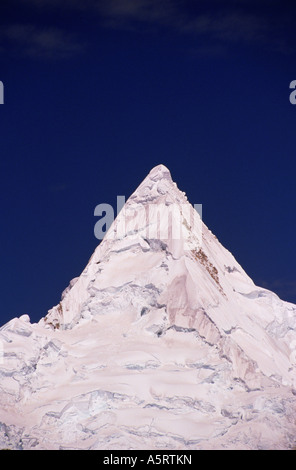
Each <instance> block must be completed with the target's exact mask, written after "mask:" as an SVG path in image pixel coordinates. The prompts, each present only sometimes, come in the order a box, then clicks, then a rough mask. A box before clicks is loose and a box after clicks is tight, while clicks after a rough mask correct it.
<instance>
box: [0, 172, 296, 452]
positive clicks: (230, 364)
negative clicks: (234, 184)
mask: <svg viewBox="0 0 296 470" xmlns="http://www.w3.org/2000/svg"><path fill="white" fill-rule="evenodd" d="M0 340H1V342H2V344H3V351H4V354H3V361H2V364H0V374H1V376H2V381H1V398H0V400H1V411H0V442H1V439H2V446H5V447H7V446H11V447H13V448H24V449H33V448H34V449H56V448H72V449H224V448H226V449H263V448H267V449H288V448H292V447H293V446H295V441H296V425H295V422H294V419H293V414H295V408H296V406H295V394H296V391H295V389H296V367H295V365H296V360H295V357H296V354H295V350H296V306H295V305H293V304H291V303H288V302H284V301H282V300H281V299H279V297H278V296H277V295H276V294H274V293H272V292H270V291H268V290H266V289H263V288H260V287H257V286H256V285H255V284H254V283H253V281H252V280H251V279H250V277H249V276H248V275H247V274H246V273H245V271H244V270H243V268H242V267H241V266H240V265H239V264H238V263H237V261H236V260H235V259H234V257H233V256H232V254H231V253H230V252H229V251H228V250H226V249H225V248H224V247H223V246H222V245H221V244H220V242H219V241H218V240H217V238H216V237H215V236H214V235H213V234H212V233H211V231H210V230H209V229H208V228H207V227H206V226H205V224H204V223H203V222H202V219H201V217H200V214H199V213H198V212H197V211H196V209H195V208H194V207H193V206H192V205H191V204H190V203H189V202H188V201H187V197H186V195H185V193H184V192H182V191H180V190H179V189H178V187H177V185H176V183H174V182H173V181H172V178H171V175H170V172H169V170H168V169H167V168H166V167H165V166H164V165H158V166H157V167H155V168H153V169H152V170H151V171H150V173H149V174H148V176H147V177H146V178H145V179H144V181H143V182H142V183H141V184H140V185H139V187H138V188H137V189H136V191H135V192H134V193H133V194H132V195H131V196H130V198H129V199H128V200H127V202H126V204H125V205H124V207H123V208H122V210H121V211H120V213H119V214H118V216H117V218H116V219H115V220H114V222H113V223H112V225H111V226H110V228H109V230H108V232H107V233H106V235H105V237H104V239H103V240H102V242H101V243H100V244H99V245H98V247H97V248H96V250H95V252H94V253H93V255H92V257H91V258H90V260H89V262H88V264H87V266H86V268H85V269H84V270H83V272H82V273H81V275H80V276H79V277H78V278H75V279H73V280H72V281H71V282H70V284H69V286H68V288H67V289H65V291H64V292H63V294H62V298H61V301H60V303H59V304H58V305H57V306H55V307H53V308H52V309H51V310H49V312H48V314H47V315H46V317H45V318H42V319H41V320H40V322H39V323H38V324H31V323H30V320H29V318H28V316H22V317H20V318H15V319H13V320H11V321H10V322H9V323H7V324H6V325H4V326H3V327H2V328H1V329H0ZM1 432H2V434H1ZM1 435H2V437H1ZM143 438H145V439H143Z"/></svg>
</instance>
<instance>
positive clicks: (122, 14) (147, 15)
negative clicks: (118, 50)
mask: <svg viewBox="0 0 296 470" xmlns="http://www.w3.org/2000/svg"><path fill="white" fill-rule="evenodd" d="M10 1H11V2H12V3H21V4H22V5H23V6H25V7H26V8H27V7H28V8H31V9H34V10H36V11H37V10H38V12H39V13H42V14H43V15H45V14H46V11H49V9H50V10H52V11H55V10H56V11H60V12H64V13H65V12H68V13H69V14H70V13H71V14H72V15H75V14H76V15H78V14H81V13H83V15H86V16H85V17H86V18H87V17H89V15H91V16H92V20H95V21H96V20H97V22H98V25H100V26H102V25H103V26H104V27H106V28H115V29H129V30H131V29H138V30H141V31H150V30H151V28H154V29H157V28H159V27H161V28H163V27H165V28H168V29H169V30H171V31H173V32H175V33H176V32H177V33H179V34H187V35H192V36H194V37H195V38H196V39H197V41H196V42H197V43H198V42H199V44H200V45H201V43H202V47H203V51H204V53H205V51H206V48H205V45H209V46H210V49H209V50H210V51H211V54H213V52H214V51H215V50H217V51H221V49H223V48H224V49H225V48H227V47H229V46H231V45H235V44H246V45H259V46H264V47H267V48H269V49H273V50H278V51H282V52H283V51H287V50H289V48H288V47H287V44H286V39H287V38H286V33H285V31H286V26H287V25H288V24H290V26H291V19H290V16H291V15H289V10H287V9H283V7H282V3H281V2H279V0H260V2H258V0H236V1H235V2H234V1H231V0H229V1H228V0H225V1H224V2H221V1H220V0H195V1H194V2H192V1H190V0H184V1H182V2H181V1H180V0H63V1H61V0H10ZM269 7H270V8H269ZM277 11H278V12H279V15H278V17H277ZM25 28H27V32H26V31H25ZM82 29H83V28H82ZM25 33H26V34H25ZM83 34H87V32H86V31H84V33H83ZM20 36H21V34H19V37H20ZM14 40H16V39H14ZM22 41H23V42H24V43H25V49H26V51H27V53H29V54H31V55H34V54H36V55H38V54H42V53H45V54H48V55H50V54H51V53H52V52H54V51H56V53H57V55H58V56H70V55H71V54H75V53H77V52H78V51H80V50H81V49H83V47H82V46H81V45H80V44H79V42H77V41H75V40H74V39H73V37H72V36H70V35H69V34H68V33H66V32H65V31H64V30H63V31H62V30H57V29H56V28H51V29H48V30H42V31H41V30H39V29H38V28H37V27H36V28H35V29H34V28H33V30H32V29H31V31H28V27H27V26H23V39H22Z"/></svg>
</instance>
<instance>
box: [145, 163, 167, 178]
mask: <svg viewBox="0 0 296 470" xmlns="http://www.w3.org/2000/svg"><path fill="white" fill-rule="evenodd" d="M148 176H149V178H150V179H152V180H153V181H157V180H161V179H163V178H165V179H169V180H171V179H172V178H171V173H170V170H169V169H168V168H167V167H166V166H165V165H162V164H160V165H157V166H155V167H154V168H152V170H151V171H150V173H149V175H148Z"/></svg>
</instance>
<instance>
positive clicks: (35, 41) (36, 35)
mask: <svg viewBox="0 0 296 470" xmlns="http://www.w3.org/2000/svg"><path fill="white" fill-rule="evenodd" d="M0 40H1V42H2V43H5V44H6V49H7V48H8V49H10V50H12V51H14V52H20V53H22V54H24V55H26V56H30V57H37V58H45V59H48V58H52V59H61V58H67V57H71V56H73V55H76V54H78V53H80V52H81V51H82V50H83V48H84V46H83V44H81V43H79V42H78V41H77V40H75V38H74V37H73V35H71V34H69V33H67V32H65V31H63V30H62V29H59V28H56V27H40V26H36V25H34V24H21V23H16V24H10V25H8V26H5V27H2V29H1V33H0Z"/></svg>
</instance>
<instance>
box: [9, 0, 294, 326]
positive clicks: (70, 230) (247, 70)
mask: <svg viewBox="0 0 296 470" xmlns="http://www.w3.org/2000/svg"><path fill="white" fill-rule="evenodd" d="M292 4H293V2H286V3H285V2H283V1H281V2H279V1H275V0H268V1H267V0H266V1H265V0H261V1H260V0H257V1H255V0H254V1H252V0H250V1H247V0H240V1H233V2H223V1H218V0H216V1H215V0H212V1H211V0H207V1H206V0H200V1H197V0H196V1H181V2H180V1H177V0H171V1H169V0H157V1H156V0H155V1H154V0H108V1H107V0H104V1H100V0H68V1H67V0H65V1H61V0H60V1H57V0H56V1H55V0H9V1H5V0H2V1H1V6H0V10H1V11H0V22H1V26H0V80H2V82H3V83H4V97H5V103H4V105H0V124H1V127H0V143H1V147H0V174H1V218H2V223H1V234H0V237H1V238H0V242H1V309H0V324H3V323H4V322H6V321H8V320H9V319H11V318H13V317H15V316H20V315H22V314H24V313H28V314H29V315H30V317H31V320H32V321H38V320H39V319H40V318H41V317H42V316H44V315H45V314H46V313H47V310H48V309H50V308H51V307H52V306H53V305H55V304H57V303H58V302H59V300H60V295H61V292H62V291H63V289H64V288H65V287H66V286H67V285H68V283H69V281H70V280H71V279H72V278H73V277H76V276H78V275H79V274H80V272H81V271H82V270H83V268H84V267H85V265H86V264H87V262H88V259H89V258H90V256H91V254H92V252H93V250H94V248H95V247H96V245H97V244H98V240H96V238H95V237H94V225H95V222H96V221H97V218H95V217H94V208H95V206H96V205H97V204H100V203H102V202H105V203H110V204H112V205H114V206H115V204H116V196H117V195H125V196H126V197H128V196H129V195H130V194H131V193H132V192H133V191H134V190H135V189H136V187H137V186H138V184H139V183H140V182H141V181H142V179H143V178H144V177H145V176H146V174H147V173H148V172H149V171H150V169H151V168H152V167H153V166H155V165H157V164H159V163H163V164H165V165H166V166H167V167H168V168H169V169H170V170H171V173H172V177H173V179H174V180H175V181H176V182H177V184H178V186H179V187H180V189H182V190H183V191H185V192H186V193H187V195H188V198H189V200H190V202H191V203H192V204H194V203H201V204H203V219H204V221H205V223H206V224H207V226H208V227H209V228H210V229H211V230H212V232H213V233H215V235H216V236H217V237H218V239H219V240H220V241H221V242H222V243H223V244H224V246H226V248H228V249H229V250H230V251H231V252H232V253H233V254H234V256H235V257H236V258H237V260H238V262H239V263H240V264H241V265H242V266H243V267H244V269H245V270H246V271H247V273H248V274H249V275H250V276H251V277H252V278H253V279H254V281H255V282H256V283H258V284H259V285H262V286H264V287H267V288H269V289H271V290H274V291H275V292H276V293H277V294H278V295H280V297H282V298H283V299H285V300H289V301H292V302H296V267H295V265H296V259H295V258H296V256H295V247H294V245H295V231H296V222H295V215H294V214H295V201H296V185H295V170H296V160H295V129H296V106H294V105H292V104H291V103H290V101H289V95H290V92H291V90H290V89H289V84H290V82H291V81H292V80H295V79H296V66H295V64H296V54H295V8H293V6H292Z"/></svg>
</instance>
